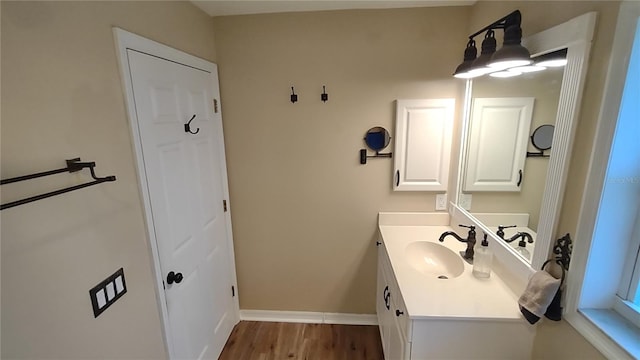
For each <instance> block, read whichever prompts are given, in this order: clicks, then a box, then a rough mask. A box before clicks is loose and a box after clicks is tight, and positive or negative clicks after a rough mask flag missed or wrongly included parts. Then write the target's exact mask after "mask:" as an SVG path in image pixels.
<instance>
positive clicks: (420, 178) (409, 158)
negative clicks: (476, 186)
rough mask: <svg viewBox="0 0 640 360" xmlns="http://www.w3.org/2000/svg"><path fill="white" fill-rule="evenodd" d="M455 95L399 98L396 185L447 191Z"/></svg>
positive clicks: (398, 186) (414, 189)
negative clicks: (450, 96)
mask: <svg viewBox="0 0 640 360" xmlns="http://www.w3.org/2000/svg"><path fill="white" fill-rule="evenodd" d="M454 106H455V99H420V100H397V103H396V134H395V154H394V166H395V173H394V181H393V189H394V190H399V191H440V192H445V191H447V184H448V179H449V161H450V158H451V136H452V129H453V114H454Z"/></svg>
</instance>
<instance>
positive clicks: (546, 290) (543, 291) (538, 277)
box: [518, 271, 560, 324]
mask: <svg viewBox="0 0 640 360" xmlns="http://www.w3.org/2000/svg"><path fill="white" fill-rule="evenodd" d="M559 288H560V279H556V278H554V277H553V276H551V274H549V273H548V272H546V271H537V272H536V273H535V274H533V276H532V277H531V279H529V283H528V284H527V288H526V289H525V290H524V293H523V294H522V296H520V299H518V304H519V305H520V311H521V312H522V315H524V317H525V318H526V319H527V321H528V322H529V323H530V324H535V323H536V322H537V321H538V320H539V319H540V317H542V315H544V313H545V312H546V311H547V309H548V308H549V305H551V302H552V301H553V298H554V296H555V294H556V292H557V291H558V289H559Z"/></svg>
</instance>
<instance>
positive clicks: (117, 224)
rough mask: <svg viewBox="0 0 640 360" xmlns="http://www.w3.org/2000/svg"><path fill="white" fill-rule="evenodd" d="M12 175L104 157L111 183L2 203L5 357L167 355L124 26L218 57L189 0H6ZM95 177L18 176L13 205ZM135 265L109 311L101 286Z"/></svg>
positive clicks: (10, 194) (5, 117) (7, 149)
mask: <svg viewBox="0 0 640 360" xmlns="http://www.w3.org/2000/svg"><path fill="white" fill-rule="evenodd" d="M1 4H2V5H1V6H2V32H1V34H2V39H1V40H2V62H1V63H2V114H1V115H2V138H1V140H2V147H1V152H2V168H1V170H2V178H7V177H13V176H18V175H23V174H28V173H32V172H37V171H42V170H49V169H55V168H61V167H64V160H65V159H70V158H73V157H76V156H80V157H82V158H83V160H92V161H96V162H97V168H96V170H97V173H98V175H100V176H106V175H116V176H117V178H118V180H117V181H116V182H114V183H107V184H101V185H98V186H94V187H90V188H87V189H83V190H79V191H75V192H72V193H68V194H65V195H62V196H57V197H53V198H49V199H46V200H42V201H39V202H36V203H31V204H28V205H23V206H20V207H16V208H12V209H7V210H4V211H2V213H1V216H2V218H1V220H2V233H1V235H2V257H1V264H2V269H1V271H2V328H1V333H2V358H94V357H101V358H149V359H151V358H153V359H157V358H164V357H166V354H165V349H164V345H163V340H162V333H161V327H160V318H159V313H158V307H157V303H156V299H155V291H154V280H153V277H152V273H151V262H150V261H151V260H150V256H149V250H148V243H147V239H146V235H145V226H144V222H143V217H142V210H141V206H140V204H141V203H140V199H139V198H140V196H139V191H138V185H137V182H136V174H135V170H134V169H135V168H134V160H133V154H132V146H131V142H130V132H129V125H128V120H127V118H126V115H125V106H124V100H123V94H122V90H121V82H120V76H119V72H118V67H117V66H118V65H117V61H116V54H115V47H114V40H113V35H112V30H111V27H112V26H119V27H122V28H124V29H126V30H129V31H132V32H134V33H138V34H140V35H143V36H146V37H149V38H151V39H154V40H156V41H159V42H163V43H166V44H168V45H170V46H173V47H176V48H178V49H182V50H184V51H186V52H189V53H192V54H194V55H197V56H200V57H203V58H205V59H209V60H215V47H214V38H213V23H212V20H211V18H210V17H209V16H207V15H206V14H204V13H203V12H201V11H200V10H199V9H197V8H196V7H194V6H193V5H192V4H190V3H188V2H84V3H82V2H44V3H41V2H7V1H2V3H1ZM85 181H87V177H86V176H85V175H75V174H74V175H71V174H61V175H56V176H52V177H48V178H46V179H45V180H43V181H39V180H33V181H31V182H28V183H20V184H12V185H5V186H3V187H2V202H3V203H5V202H7V201H12V200H15V199H17V198H19V197H21V196H23V195H33V194H38V193H41V192H45V191H49V190H53V189H56V188H59V187H65V186H68V185H71V184H76V183H81V182H85ZM120 267H124V272H125V276H126V281H127V287H128V292H127V294H125V295H124V296H123V297H122V298H121V299H120V300H118V301H117V302H116V303H115V304H114V305H112V306H111V307H110V308H109V309H107V311H106V312H105V313H103V314H102V315H100V316H99V317H98V318H95V319H94V317H93V312H92V308H91V303H90V300H89V289H90V288H92V287H93V286H95V285H96V284H97V283H98V282H100V281H101V280H103V279H104V278H105V277H106V276H108V275H110V274H112V273H113V272H115V271H116V270H117V269H118V268H120Z"/></svg>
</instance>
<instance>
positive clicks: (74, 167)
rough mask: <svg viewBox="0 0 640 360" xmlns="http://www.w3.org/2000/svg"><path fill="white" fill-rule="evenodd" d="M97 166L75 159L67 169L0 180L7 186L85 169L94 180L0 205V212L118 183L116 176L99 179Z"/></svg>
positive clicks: (1, 183)
mask: <svg viewBox="0 0 640 360" xmlns="http://www.w3.org/2000/svg"><path fill="white" fill-rule="evenodd" d="M95 166H96V163H95V162H80V158H75V159H71V160H67V167H65V168H62V169H56V170H49V171H43V172H39V173H35V174H30V175H23V176H17V177H14V178H10V179H4V180H0V185H6V184H11V183H15V182H19V181H25V180H31V179H36V178H39V177H43V176H49V175H55V174H59V173H63V172H70V173H72V172H76V171H80V170H82V169H85V168H89V171H91V177H92V178H93V180H94V181H92V182H88V183H84V184H80V185H75V186H70V187H68V188H64V189H60V190H55V191H51V192H48V193H45V194H40V195H36V196H31V197H28V198H25V199H21V200H16V201H12V202H9V203H6V204H2V205H0V210H4V209H8V208H12V207H15V206H19V205H24V204H27V203H30V202H34V201H37V200H42V199H46V198H48V197H52V196H56V195H60V194H64V193H67V192H70V191H74V190H78V189H82V188H86V187H89V186H93V185H97V184H101V183H103V182H109V181H116V177H115V176H106V177H98V176H96V173H95V170H94V168H95Z"/></svg>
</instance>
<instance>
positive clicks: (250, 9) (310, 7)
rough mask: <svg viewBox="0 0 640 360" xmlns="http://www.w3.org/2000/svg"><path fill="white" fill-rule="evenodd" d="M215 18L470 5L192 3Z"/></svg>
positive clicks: (428, 0)
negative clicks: (281, 13)
mask: <svg viewBox="0 0 640 360" xmlns="http://www.w3.org/2000/svg"><path fill="white" fill-rule="evenodd" d="M191 2H193V3H194V4H195V5H196V6H197V7H199V8H200V9H202V10H204V11H205V12H206V13H207V14H209V15H211V16H226V15H246V14H266V13H280V12H295V11H322V10H347V9H391V8H411V7H435V6H468V5H473V4H474V3H475V2H476V1H475V0H474V1H470V0H468V1H463V0H408V1H407V0H385V1H382V0H377V1H376V0H373V1H369V0H233V1H230V0H191Z"/></svg>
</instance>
